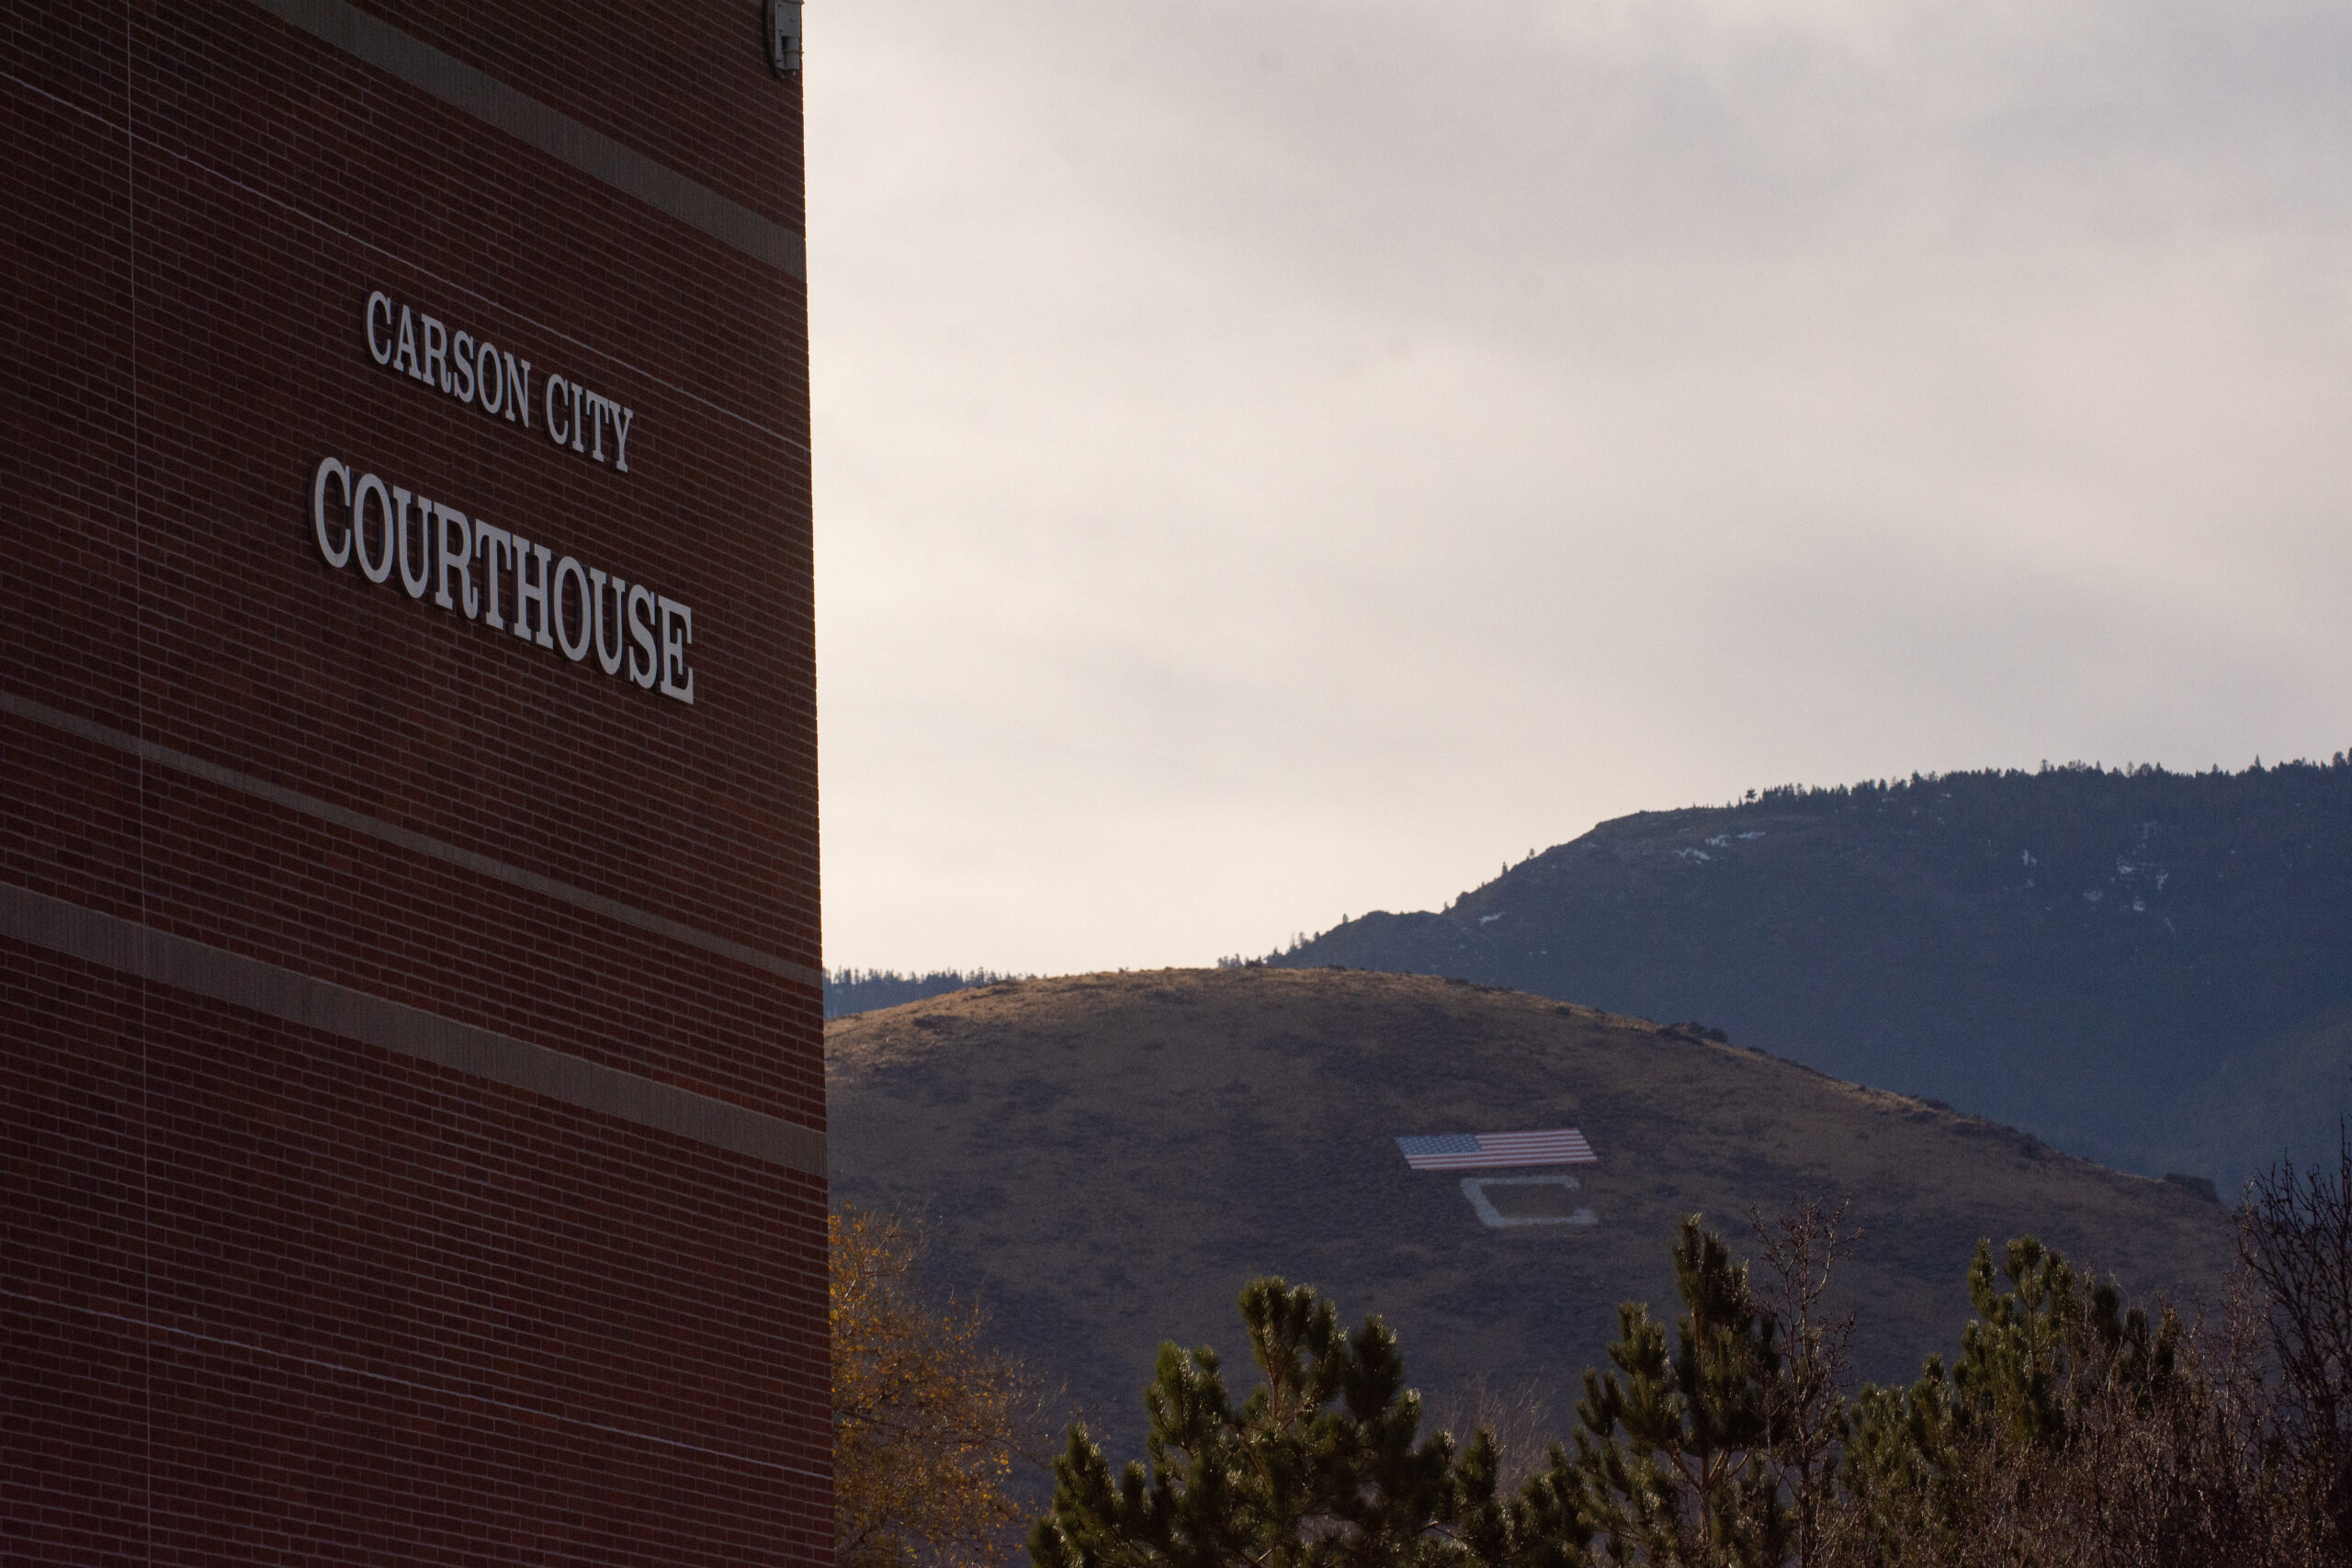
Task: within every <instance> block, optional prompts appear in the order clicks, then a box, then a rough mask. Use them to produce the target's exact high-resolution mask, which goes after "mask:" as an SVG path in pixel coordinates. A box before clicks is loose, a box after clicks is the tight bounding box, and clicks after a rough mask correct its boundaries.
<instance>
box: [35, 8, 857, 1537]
mask: <svg viewBox="0 0 2352 1568" xmlns="http://www.w3.org/2000/svg"><path fill="white" fill-rule="evenodd" d="M800 124H801V122H800V96H799V80H798V78H797V76H794V75H789V74H786V75H779V74H777V73H775V72H774V71H773V70H771V68H770V64H769V61H768V57H767V53H766V39H765V35H764V31H763V17H762V7H761V6H759V5H758V4H756V3H755V0H575V3H573V4H568V5H565V6H536V5H526V4H508V5H499V6H492V5H484V4H481V3H479V0H353V3H348V4H347V3H345V0H105V3H100V0H89V3H85V4H67V5H52V4H46V3H40V0H6V4H0V187H5V196H0V203H5V210H6V215H7V223H6V229H5V232H0V277H5V282H6V289H5V292H0V399H5V404H0V415H4V416H5V420H6V427H5V433H0V452H5V454H6V467H5V470H0V1032H5V1040H0V1097H5V1109H4V1110H0V1115H4V1116H5V1122H0V1154H4V1155H5V1161H6V1164H5V1168H6V1200H7V1201H6V1206H5V1210H0V1324H5V1333H6V1337H5V1356H6V1361H5V1364H0V1379H5V1382H6V1394H5V1400H6V1403H5V1409H0V1444H5V1452H4V1453H0V1535H5V1553H6V1557H7V1560H8V1561H10V1562H18V1561H22V1562H119V1561H128V1560H131V1559H139V1560H142V1561H160V1560H165V1559H168V1560H172V1561H176V1562H232V1561H233V1562H315V1561H322V1560H326V1559H334V1560H336V1561H348V1562H436V1563H437V1562H453V1563H454V1562H468V1563H470V1562H484V1563H487V1562H502V1563H503V1562H566V1563H571V1562H580V1563H637V1562H644V1563H654V1562H662V1563H672V1564H675V1563H695V1562H809V1561H815V1560H818V1559H820V1558H824V1557H827V1556H829V1554H830V1552H831V1522H830V1484H831V1478H830V1439H829V1424H828V1406H829V1401H828V1396H827V1377H828V1368H827V1362H826V1348H825V1345H826V1341H825V1272H824V1267H825V1259H824V1241H825V1235H824V1213H825V1186H824V1143H823V1134H824V1114H825V1113H824V1077H823V1062H822V1049H823V1046H822V1020H821V1010H822V993H821V976H820V962H821V960H820V947H819V922H818V867H817V832H816V828H817V816H816V813H817V795H816V781H817V770H816V712H815V666H814V645H813V637H812V629H811V624H810V615H811V598H810V514H809V448H808V441H809V422H808V409H809V404H808V382H807V367H808V351H807V309H806V289H805V284H804V274H803V267H802V262H801V254H800V240H799V235H800V233H801V229H802V188H801V164H800V146H801V141H800ZM427 317H430V318H432V321H433V323H434V326H433V327H432V328H430V329H428V328H427V327H426V326H425V324H424V322H425V318H427ZM404 322H405V325H406V328H407V330H408V331H410V332H411V333H412V334H413V338H414V340H415V354H414V359H415V363H414V364H412V361H411V356H410V355H407V354H405V353H403V352H401V349H400V346H399V339H400V333H401V331H402V329H403V323H404ZM460 332H462V333H465V334H466V336H465V338H464V340H462V341H463V343H464V344H465V347H466V350H467V357H468V365H469V368H471V369H472V370H474V371H475V374H474V375H473V376H471V377H467V376H464V375H462V374H460V373H458V371H457V370H456V369H455V366H456V363H457V361H456V358H455V351H456V349H457V347H458V343H459V341H460V340H458V337H457V334H458V333H460ZM485 344H494V345H495V347H494V349H492V350H490V351H489V352H488V353H484V352H483V350H484V345H485ZM435 350H437V352H434V351H435ZM509 356H511V357H512V359H513V361H514V366H513V369H512V370H511V371H510V370H509V369H508V367H507V360H508V357H509ZM526 362H527V366H528V368H527V370H526V369H525V366H526ZM485 368H488V369H492V370H494V371H495V372H496V378H497V382H498V384H499V386H500V389H501V399H500V406H497V407H495V408H492V406H491V405H490V400H489V398H488V395H487V391H486V388H487V387H488V385H489V384H490V383H489V380H488V379H487V378H486V376H485V374H484V371H485ZM511 378H512V379H511ZM559 378H560V380H559ZM469 382H470V383H471V384H470V385H469V384H468V383H469ZM551 383H554V384H551ZM524 384H527V388H528V394H529V396H528V401H527V402H524V403H522V404H521V405H520V407H517V406H516V404H515V398H514V392H515V389H516V388H517V387H518V386H521V385H524ZM574 387H578V388H582V389H586V391H585V392H583V393H582V394H578V395H576V396H575V394H574V393H573V392H572V391H571V389H572V388H574ZM592 394H593V395H592ZM526 409H527V411H528V421H527V423H526V421H525V419H524V418H523V417H521V415H522V413H523V411H524V410H526ZM605 411H609V412H605ZM622 411H626V414H624V413H623V412H622ZM551 414H552V415H553V416H555V417H556V418H557V420H558V422H559V423H558V427H557V428H558V429H559V430H563V431H564V432H565V434H566V436H567V439H565V440H564V441H562V442H561V443H559V442H558V441H557V440H556V439H554V438H553V435H552V434H551V432H550V430H549V428H548V419H549V416H550V415H551ZM624 419H625V421H626V431H627V436H626V446H625V447H624V446H623V445H622V428H623V422H624ZM571 427H577V428H579V433H580V439H579V441H578V442H577V444H576V446H575V443H574V442H572V441H571V439H569V438H568V437H569V435H570V431H571ZM600 446H601V447H602V448H603V450H602V451H601V453H600V451H599V450H598V448H599V447H600ZM624 453H625V456H626V471H623V468H622V466H621V461H620V459H621V458H622V457H623V456H624ZM371 475H372V476H375V479H376V481H377V484H376V486H375V487H374V488H371V487H370V486H369V485H368V482H367V481H368V476H371ZM395 495H398V496H400V497H401V502H400V503H399V504H398V505H397V506H395V504H394V502H393V501H392V497H393V496H395ZM426 498H429V502H431V503H437V504H435V508H434V510H432V511H430V512H427V511H425V510H424V507H425V505H426V504H427V499H426ZM355 500H356V509H357V513H358V529H357V536H356V539H355V538H354V536H353V530H352V524H353V521H354V505H353V503H354V502H355ZM412 502H413V508H412V504H411V503H412ZM396 512H397V513H399V514H400V517H402V518H405V520H406V522H407V524H408V525H409V531H408V534H407V537H406V541H405V542H406V545H407V549H406V551H405V553H404V554H401V558H400V559H399V560H397V561H393V560H390V559H388V558H387V555H386V549H385V547H386V545H387V544H388V543H389V544H391V545H398V544H400V543H401V536H400V534H399V533H398V532H397V530H395V531H393V532H391V533H389V534H388V533H387V530H386V526H385V525H386V523H387V522H388V521H397V520H398V519H396V518H395V515H394V514H395V513H396ZM518 538H519V539H522V540H525V541H527V544H526V545H523V546H520V547H518V546H517V545H516V543H515V541H516V540H517V539H518ZM501 540H503V541H504V542H503V544H502V543H500V541H501ZM538 547H546V549H547V551H548V554H547V555H545V556H539V555H538V554H537V548H538ZM338 549H340V550H341V551H342V563H341V564H336V556H337V551H338ZM518 561H519V570H520V571H521V575H522V576H523V577H524V579H525V581H526V582H527V581H530V580H531V579H532V578H533V577H535V576H540V577H543V578H544V579H545V580H547V581H546V583H545V585H546V587H547V588H548V591H549V594H550V596H551V597H552V598H553V599H554V600H555V605H554V610H555V614H554V615H553V616H552V624H551V625H550V624H549V622H548V615H547V611H546V608H545V607H544V606H541V605H539V604H536V603H534V602H532V601H531V599H530V598H529V596H527V595H526V594H524V593H521V592H518V588H517V583H516V581H515V580H516V576H517V572H518ZM567 561H569V562H574V563H577V564H576V565H566V564H565V563H566V562H567ZM420 563H422V567H423V570H424V578H423V579H422V580H420V579H418V578H417V576H416V572H417V570H418V568H419V565H420ZM374 566H382V567H383V568H384V569H385V570H384V571H383V573H382V576H383V579H384V580H383V581H373V580H372V575H371V572H372V568H373V567H374ZM591 570H594V572H595V573H596V574H597V576H596V579H595V581H592V580H591V577H590V575H589V574H590V572H591ZM493 574H495V576H496V578H497V581H498V593H497V596H496V597H495V598H494V599H493V598H492V596H491V592H490V590H491V586H492V576H493ZM614 579H625V580H627V581H628V583H629V584H632V585H635V586H637V587H639V588H641V589H643V590H644V591H645V592H642V593H641V594H639V595H638V596H637V597H635V598H632V597H631V596H630V595H628V594H627V593H624V592H619V591H617V590H616V589H614V588H613V587H612V585H611V581H610V580H614ZM417 581H422V584H423V585H422V587H421V588H419V589H417V590H415V591H412V588H411V587H410V586H408V585H407V583H409V582H417ZM444 599H446V600H447V604H446V605H445V604H443V602H442V601H443V600H444ZM469 599H470V601H471V606H472V610H473V613H472V614H471V615H469V614H468V608H469ZM597 603H601V604H603V605H604V606H605V615H606V620H605V624H604V625H603V626H602V627H601V628H600V627H599V626H598V624H597V622H596V619H595V614H594V604H597ZM689 615H690V617H691V618H690V620H689V619H688V616H689ZM494 622H503V625H499V624H493V623H494ZM518 625H519V626H522V627H523V628H524V632H525V635H517V630H516V628H517V626H518ZM542 629H544V630H546V631H548V633H549V634H550V635H548V637H545V638H542V637H540V636H539V635H538V633H539V632H540V631H541V630H542ZM600 630H601V631H602V633H603V634H604V636H603V637H602V639H601V641H600V639H599V637H598V633H599V631H600ZM689 635H690V639H691V640H688V637H689ZM583 642H584V645H585V646H583ZM566 643H570V644H571V646H570V647H569V648H567V647H566V646H564V645H565V644H566ZM616 653H617V655H618V658H617V660H615V659H614V657H613V656H614V655H615V654H616ZM575 654H576V655H577V657H574V655H575ZM614 665H616V667H617V668H616V672H608V667H611V666H614ZM689 681H690V682H691V687H690V690H691V694H692V700H691V701H686V700H684V694H685V693H686V691H687V690H689V687H688V682H689Z"/></svg>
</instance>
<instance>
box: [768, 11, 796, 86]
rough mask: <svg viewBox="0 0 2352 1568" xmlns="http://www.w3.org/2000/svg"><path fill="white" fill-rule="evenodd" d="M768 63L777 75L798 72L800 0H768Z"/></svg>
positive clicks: (793, 74) (792, 74) (794, 74)
mask: <svg viewBox="0 0 2352 1568" xmlns="http://www.w3.org/2000/svg"><path fill="white" fill-rule="evenodd" d="M768 63H769V64H770V65H772V66H774V67H775V73H776V74H777V75H779V76H787V75H791V76H797V75H798V74H799V73H800V0H768Z"/></svg>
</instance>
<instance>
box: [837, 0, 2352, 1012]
mask: <svg viewBox="0 0 2352 1568" xmlns="http://www.w3.org/2000/svg"><path fill="white" fill-rule="evenodd" d="M820 10H821V13H822V14H821V15H819V14H818V13H819V11H820ZM810 24H811V29H812V32H811V47H810V54H809V62H810V65H809V70H810V76H809V105H810V145H811V175H810V200H811V219H810V222H811V230H812V234H811V243H812V272H813V276H814V299H815V310H816V321H815V326H816V341H815V345H814V346H815V356H816V369H817V375H818V439H819V443H820V445H819V468H818V473H819V491H818V502H819V518H820V547H819V548H820V558H819V559H820V570H821V572H822V577H821V585H820V614H821V616H822V620H821V630H820V639H821V641H820V651H821V655H822V660H823V663H822V668H821V682H822V694H823V702H824V710H823V719H824V731H823V740H824V746H825V773H824V788H825V809H826V821H827V827H826V855H827V866H826V877H827V890H828V897H827V912H828V920H829V923H830V930H829V933H828V935H829V941H828V945H829V949H830V951H831V954H832V955H833V956H834V958H835V959H836V960H837V961H841V962H850V961H855V962H860V963H866V962H873V963H897V964H908V963H913V964H934V963H936V964H953V963H962V964H994V965H998V966H1016V967H1023V968H1036V969H1064V968H1071V967H1079V966H1092V965H1111V964H1136V965H1141V964H1159V963H1181V962H1200V961H1203V960H1204V959H1206V958H1207V957H1209V956H1211V955H1213V954H1214V953H1217V952H1220V951H1229V950H1231V949H1233V948H1236V947H1240V948H1244V949H1249V950H1252V951H1255V950H1262V949H1263V948H1264V947H1266V946H1269V945H1271V944H1272V943H1273V942H1277V941H1279V940H1281V939H1283V938H1284V937H1286V936H1287V935H1288V934H1289V932H1290V931H1291V930H1292V928H1294V927H1296V926H1316V925H1323V924H1328V923H1329V922H1330V921H1331V920H1332V919H1337V918H1338V916H1339V915H1340V913H1341V912H1342V911H1348V912H1360V911H1362V910H1363V908H1369V907H1387V908H1417V907H1424V906H1428V905H1430V904H1433V903H1438V902H1442V901H1443V900H1444V899H1445V898H1446V897H1450V896H1451V895H1452V894H1453V892H1455V891H1457V890H1458V889H1459V888H1461V887H1463V886H1467V885H1469V884H1471V883H1472V882H1475V881H1476V880H1478V879H1479V878H1481V877H1483V876H1485V875H1487V874H1491V871H1492V869H1493V867H1494V866H1495V865H1496V864H1497V863H1498V862H1499V861H1500V860H1501V859H1503V858H1504V857H1506V856H1509V857H1510V858H1516V857H1517V856H1518V855H1519V854H1520V853H1521V852H1524V851H1525V850H1526V849H1527V848H1528V847H1530V846H1531V845H1541V844H1545V843H1550V842H1555V841H1557V840H1560V839H1563V838H1566V837H1568V836H1570V835H1572V834H1574V833H1576V832H1579V831H1581V830H1582V829H1584V828H1585V827H1587V826H1589V824H1590V823H1591V822H1592V821H1594V820H1595V819H1597V818H1602V817H1606V816H1610V815H1613V814H1616V813H1618V812H1622V811H1625V810H1630V809H1636V808H1639V807H1653V806H1661V805H1673V804H1679V803H1684V802H1688V801H1691V800H1693V799H1722V798H1724V797H1727V796H1728V795H1732V794H1733V793H1735V792H1736V791H1738V790H1741V789H1744V788H1746V787H1747V786H1749V785H1753V784H1772V783H1778V782H1782V781H1785V780H1804V781H1812V782H1833V781H1838V780H1842V779H1848V778H1852V777H1860V776H1865V775H1871V774H1878V773H1908V772H1909V771H1911V770H1912V769H1914V768H1947V767H1961V766H1976V765H1986V764H1998V765H2010V764H2016V765H2027V766H2030V765H2032V764H2033V763H2035V762H2037V761H2040V760H2041V758H2043V757H2050V758H2052V759H2060V760H2063V759H2066V758H2074V757H2083V758H2098V759H2103V760H2106V761H2125V760H2132V761H2163V762H2167V763H2171V764H2175V765H2181V766H2202V765H2206V764H2209V763H2211V762H2214V761H2225V762H2228V763H2231V764H2233V765H2234V764H2240V763H2243V762H2244V761H2246V760H2248V759H2250V758H2251V757H2252V756H2253V755H2254V754H2255V753H2256V752H2259V753H2261V754H2263V755H2265V756H2268V757H2277V756H2280V755H2294V754H2299V753H2313V752H2325V751H2332V750H2335V749H2336V748H2338V747H2340V746H2343V745H2344V744H2346V739H2347V734H2346V732H2347V731H2352V723H2347V717H2352V716H2348V715H2347V713H2346V680H2345V676H2344V673H2343V671H2345V669H2346V659H2347V655H2352V633H2348V632H2347V630H2346V620H2345V616H2344V614H2343V605H2344V604H2345V600H2346V590H2347V588H2348V587H2352V543H2347V531H2346V527H2345V519H2346V502H2347V499H2352V495H2347V492H2352V458H2348V457H2346V450H2347V448H2352V443H2347V442H2346V440H2345V438H2344V436H2343V434H2342V432H2344V431H2345V429H2346V425H2347V416H2348V415H2352V355H2347V349H2352V268H2347V265H2346V263H2347V261H2352V243H2347V242H2352V225H2347V217H2352V212H2347V206H2348V205H2352V180H2347V178H2346V175H2347V174H2352V168H2347V152H2352V96H2347V95H2346V91H2345V83H2346V71H2347V67H2352V16H2347V15H2346V14H2344V13H2342V11H2341V8H2340V7H2333V8H2329V7H2321V6H2299V5H2283V4H2282V5H2263V4H2251V5H2245V4H2236V5H2221V4H2210V5H2202V6H2188V5H2174V6H2155V5H2141V6H2123V5H2120V4H2085V5H2075V6H2066V5H2059V6H2052V5H2049V4H2047V3H2044V4H2041V5H2024V4H2007V3H1996V4H1990V5H1984V6H1965V7H1961V6H1949V5H1936V6H1930V5H1926V4H1888V3H1874V4H1870V5H1863V4H1860V3H1859V0H1856V3H1852V4H1842V3H1837V0H1819V3H1815V4H1804V3H1801V0H1778V3H1775V0H1741V3H1735V0H1722V3H1718V4H1671V3H1659V4H1634V3H1627V4H1589V5H1565V4H1540V3H1536V0H1525V3H1521V4H1499V3H1498V4H1491V5H1482V4H1470V5H1463V6H1450V7H1430V6H1400V5H1396V4H1392V3H1389V0H1350V3H1348V4H1345V5H1340V4H1337V3H1329V4H1308V3H1301V4H1284V5H1270V4H1265V3H1263V0H1261V3H1260V4H1256V5H1242V4H1238V3H1216V0H1211V3H1188V4H1185V5H1182V6H1165V5H1162V6H1132V5H1120V4H1105V3H1103V0H1093V3H1091V4H1083V5H1081V4H1077V3H1074V0H1010V3H1007V4H1001V5H995V6H986V7H971V6H956V7H918V6H912V5H909V4H905V3H904V0H865V3H862V4H860V5H857V6H839V7H834V6H824V7H812V11H811V18H810Z"/></svg>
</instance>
